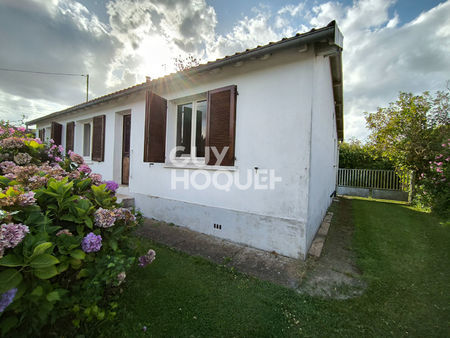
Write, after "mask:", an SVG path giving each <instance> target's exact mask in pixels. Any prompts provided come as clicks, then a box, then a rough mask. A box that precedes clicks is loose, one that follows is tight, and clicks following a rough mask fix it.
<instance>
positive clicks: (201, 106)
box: [176, 100, 207, 157]
mask: <svg viewBox="0 0 450 338" xmlns="http://www.w3.org/2000/svg"><path fill="white" fill-rule="evenodd" d="M206 109H207V104H206V100H202V101H194V102H189V103H184V104H180V105H178V106H177V141H176V146H177V147H183V150H177V152H176V156H177V157H189V156H191V157H205V140H206Z"/></svg>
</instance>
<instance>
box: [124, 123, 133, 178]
mask: <svg viewBox="0 0 450 338" xmlns="http://www.w3.org/2000/svg"><path fill="white" fill-rule="evenodd" d="M130 133H131V115H124V116H123V139H122V184H126V185H128V183H129V181H130Z"/></svg>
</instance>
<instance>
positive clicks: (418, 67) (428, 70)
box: [311, 0, 450, 138]
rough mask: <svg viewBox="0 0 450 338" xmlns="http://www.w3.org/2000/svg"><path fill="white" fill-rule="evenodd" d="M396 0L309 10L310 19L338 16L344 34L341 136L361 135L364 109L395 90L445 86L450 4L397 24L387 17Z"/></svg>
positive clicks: (449, 50)
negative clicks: (310, 13)
mask: <svg viewBox="0 0 450 338" xmlns="http://www.w3.org/2000/svg"><path fill="white" fill-rule="evenodd" d="M393 4H394V1H384V0H367V1H355V3H354V4H353V5H352V6H351V7H347V8H344V7H342V6H340V5H337V4H336V3H334V2H329V3H325V4H322V5H320V6H318V7H315V8H313V12H314V14H315V17H312V18H311V22H312V23H319V22H320V23H321V24H323V23H325V22H326V20H328V19H329V18H331V17H332V16H336V17H337V18H338V20H339V21H338V23H340V28H341V29H342V32H343V34H344V54H343V60H344V61H343V62H344V111H345V119H344V124H345V135H346V137H351V136H356V137H359V138H365V137H366V136H367V134H368V132H367V130H366V129H365V123H364V118H363V112H364V111H375V110H376V108H377V107H378V106H386V105H387V104H388V103H389V102H390V101H392V100H394V99H395V98H396V97H397V96H398V92H399V91H411V92H415V93H420V92H422V91H425V90H438V89H443V88H444V87H445V83H446V80H448V79H450V71H449V69H450V59H449V58H448V55H449V54H450V40H449V38H448V37H449V34H450V33H449V32H450V2H446V3H443V4H440V5H438V6H437V7H435V8H433V9H431V10H429V11H428V12H424V13H422V14H420V15H419V16H418V17H417V18H416V19H415V20H413V21H412V22H410V23H406V24H404V25H399V19H398V15H397V13H395V14H394V16H393V17H390V16H389V9H390V8H391V7H392V6H393Z"/></svg>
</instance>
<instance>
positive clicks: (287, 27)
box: [207, 3, 306, 59]
mask: <svg viewBox="0 0 450 338" xmlns="http://www.w3.org/2000/svg"><path fill="white" fill-rule="evenodd" d="M303 7H304V3H299V4H298V5H297V6H294V5H287V6H285V7H282V8H281V9H279V10H278V11H277V12H276V13H275V14H274V13H272V11H271V10H270V8H269V7H267V6H260V7H256V8H253V10H252V11H253V13H254V16H253V17H249V16H244V18H242V19H240V20H238V21H237V22H236V23H235V25H234V26H233V28H232V29H231V30H230V32H229V33H228V34H225V35H217V36H216V38H215V40H214V42H213V43H211V44H210V45H209V46H208V48H207V55H208V57H209V59H216V58H220V57H224V56H225V55H231V54H234V53H236V52H241V51H243V50H245V49H248V48H254V47H256V46H258V45H264V44H267V43H269V42H270V41H277V40H280V39H281V38H283V37H288V36H292V35H294V34H296V33H297V32H299V31H304V30H306V26H304V25H301V24H299V23H298V16H299V15H300V14H301V11H302V10H303Z"/></svg>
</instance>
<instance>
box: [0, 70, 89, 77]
mask: <svg viewBox="0 0 450 338" xmlns="http://www.w3.org/2000/svg"><path fill="white" fill-rule="evenodd" d="M0 71H4V72H18V73H32V74H44V75H64V76H83V77H86V76H88V75H87V74H73V73H55V72H38V71H34V70H24V69H11V68H0Z"/></svg>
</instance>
